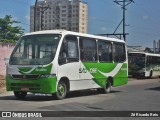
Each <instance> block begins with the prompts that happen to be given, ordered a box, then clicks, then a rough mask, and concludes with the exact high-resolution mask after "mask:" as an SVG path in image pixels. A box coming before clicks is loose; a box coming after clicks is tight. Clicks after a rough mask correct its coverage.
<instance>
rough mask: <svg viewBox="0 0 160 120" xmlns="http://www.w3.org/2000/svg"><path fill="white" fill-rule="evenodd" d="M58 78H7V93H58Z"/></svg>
mask: <svg viewBox="0 0 160 120" xmlns="http://www.w3.org/2000/svg"><path fill="white" fill-rule="evenodd" d="M56 83H57V77H48V78H37V79H28V80H27V79H25V80H24V79H14V78H13V77H11V76H7V77H6V89H7V91H26V92H33V93H46V94H52V93H55V92H56Z"/></svg>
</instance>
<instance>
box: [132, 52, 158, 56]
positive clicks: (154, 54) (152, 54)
mask: <svg viewBox="0 0 160 120" xmlns="http://www.w3.org/2000/svg"><path fill="white" fill-rule="evenodd" d="M129 53H138V54H145V55H147V56H159V57H160V54H157V53H147V52H129Z"/></svg>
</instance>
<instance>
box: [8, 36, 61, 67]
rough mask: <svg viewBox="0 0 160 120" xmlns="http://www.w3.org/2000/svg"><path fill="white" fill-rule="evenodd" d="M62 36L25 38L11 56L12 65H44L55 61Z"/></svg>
mask: <svg viewBox="0 0 160 120" xmlns="http://www.w3.org/2000/svg"><path fill="white" fill-rule="evenodd" d="M60 39H61V35H60V34H36V35H27V36H23V37H22V38H21V39H20V41H19V42H18V44H17V46H16V47H15V49H14V50H13V53H12V54H11V57H10V61H9V63H10V64H11V65H44V64H49V63H50V62H52V61H53V59H54V56H55V53H56V49H57V46H58V43H59V40H60Z"/></svg>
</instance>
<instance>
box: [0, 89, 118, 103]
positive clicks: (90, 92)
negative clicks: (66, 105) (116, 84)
mask: <svg viewBox="0 0 160 120" xmlns="http://www.w3.org/2000/svg"><path fill="white" fill-rule="evenodd" d="M117 92H121V91H115V90H112V91H111V93H110V94H113V93H117ZM94 95H100V94H99V93H97V91H96V90H83V91H74V92H70V93H68V95H67V97H66V98H65V99H70V98H76V97H84V96H94ZM108 95H109V94H108ZM1 100H19V99H17V98H16V97H15V96H14V95H9V96H0V101H1ZM51 100H56V99H55V98H54V97H53V96H51V95H50V96H49V95H45V94H42V95H34V94H28V95H27V96H26V98H25V99H23V100H20V101H51Z"/></svg>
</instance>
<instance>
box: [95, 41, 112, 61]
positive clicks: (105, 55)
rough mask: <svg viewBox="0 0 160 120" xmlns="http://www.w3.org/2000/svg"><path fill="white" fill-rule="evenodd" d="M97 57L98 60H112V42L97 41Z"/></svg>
mask: <svg viewBox="0 0 160 120" xmlns="http://www.w3.org/2000/svg"><path fill="white" fill-rule="evenodd" d="M98 58H99V61H100V62H101V61H104V62H112V44H111V43H110V42H107V41H104V40H99V41H98Z"/></svg>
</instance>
